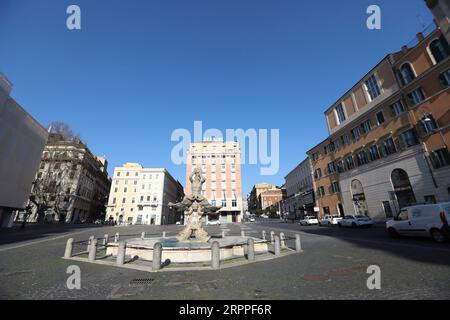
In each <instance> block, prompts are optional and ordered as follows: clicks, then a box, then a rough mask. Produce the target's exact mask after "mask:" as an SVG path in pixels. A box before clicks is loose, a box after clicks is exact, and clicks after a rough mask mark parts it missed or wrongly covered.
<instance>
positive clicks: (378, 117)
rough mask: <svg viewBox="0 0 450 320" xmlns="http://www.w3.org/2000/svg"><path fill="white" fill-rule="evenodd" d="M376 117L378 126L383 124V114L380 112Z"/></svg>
mask: <svg viewBox="0 0 450 320" xmlns="http://www.w3.org/2000/svg"><path fill="white" fill-rule="evenodd" d="M376 117H377V123H378V125H380V124H383V123H384V121H385V119H384V114H383V112H382V111H380V112H378V113H377V115H376Z"/></svg>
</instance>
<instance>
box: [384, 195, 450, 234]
mask: <svg viewBox="0 0 450 320" xmlns="http://www.w3.org/2000/svg"><path fill="white" fill-rule="evenodd" d="M449 221H450V202H445V203H438V204H423V205H414V206H410V207H406V208H403V209H402V210H401V211H400V212H399V214H398V215H397V217H395V218H394V219H392V220H388V221H387V222H386V228H387V231H388V233H389V234H390V235H391V236H392V237H397V236H416V237H431V238H432V239H433V240H434V241H436V242H444V241H446V240H448V239H449V238H450V228H449Z"/></svg>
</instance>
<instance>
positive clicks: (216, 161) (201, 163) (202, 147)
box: [186, 141, 243, 223]
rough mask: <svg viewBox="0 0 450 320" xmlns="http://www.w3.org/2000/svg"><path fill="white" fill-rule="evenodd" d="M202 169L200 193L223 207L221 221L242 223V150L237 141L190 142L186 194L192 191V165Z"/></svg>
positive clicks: (213, 203) (214, 203)
mask: <svg viewBox="0 0 450 320" xmlns="http://www.w3.org/2000/svg"><path fill="white" fill-rule="evenodd" d="M195 167H197V168H199V169H201V172H202V175H203V176H204V177H205V178H206V182H205V183H204V184H203V195H204V196H205V197H206V198H207V199H208V201H209V202H210V203H211V204H212V205H216V206H218V207H222V208H221V209H220V210H219V213H220V215H219V217H218V218H220V221H221V222H222V223H226V222H241V220H242V215H243V206H242V180H241V149H240V146H239V143H238V142H223V141H203V142H196V143H191V144H190V146H189V151H188V154H187V162H186V193H187V194H189V193H190V191H191V182H190V181H189V177H190V176H191V174H192V172H193V170H194V168H195Z"/></svg>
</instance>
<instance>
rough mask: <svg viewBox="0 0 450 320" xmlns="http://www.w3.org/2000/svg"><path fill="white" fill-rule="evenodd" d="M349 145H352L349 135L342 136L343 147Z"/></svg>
mask: <svg viewBox="0 0 450 320" xmlns="http://www.w3.org/2000/svg"><path fill="white" fill-rule="evenodd" d="M349 143H350V139H349V138H348V135H347V134H344V135H342V136H341V144H342V145H343V146H345V145H347V144H349Z"/></svg>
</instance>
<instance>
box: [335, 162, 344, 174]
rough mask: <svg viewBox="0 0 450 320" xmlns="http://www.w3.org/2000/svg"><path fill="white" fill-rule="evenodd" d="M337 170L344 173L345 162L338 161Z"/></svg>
mask: <svg viewBox="0 0 450 320" xmlns="http://www.w3.org/2000/svg"><path fill="white" fill-rule="evenodd" d="M336 170H337V172H339V173H342V172H344V162H343V161H342V160H339V161H336Z"/></svg>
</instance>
